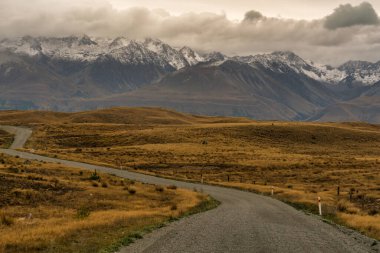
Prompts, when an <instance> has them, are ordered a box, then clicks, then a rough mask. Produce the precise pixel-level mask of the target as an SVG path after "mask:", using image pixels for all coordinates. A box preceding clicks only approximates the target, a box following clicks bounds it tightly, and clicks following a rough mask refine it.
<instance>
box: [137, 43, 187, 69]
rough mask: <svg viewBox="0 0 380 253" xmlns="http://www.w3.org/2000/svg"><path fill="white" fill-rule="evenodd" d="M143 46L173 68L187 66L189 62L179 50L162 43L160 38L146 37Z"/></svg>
mask: <svg viewBox="0 0 380 253" xmlns="http://www.w3.org/2000/svg"><path fill="white" fill-rule="evenodd" d="M144 46H145V47H146V48H148V49H149V50H150V51H152V52H155V53H156V54H157V55H159V56H160V57H162V58H163V59H164V60H166V61H167V62H168V63H169V64H170V65H171V66H173V67H174V68H175V69H182V68H184V67H187V66H189V63H188V62H187V60H186V59H185V57H184V56H183V55H182V54H181V53H180V52H179V51H177V50H176V49H174V48H172V47H171V46H169V45H168V44H165V43H163V42H162V41H161V40H158V39H152V38H147V39H145V41H144Z"/></svg>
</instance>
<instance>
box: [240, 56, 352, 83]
mask: <svg viewBox="0 0 380 253" xmlns="http://www.w3.org/2000/svg"><path fill="white" fill-rule="evenodd" d="M235 59H237V60H239V61H242V62H245V63H248V64H250V65H252V66H257V65H258V66H262V67H264V68H267V69H270V70H272V71H274V72H279V73H286V72H289V71H290V70H292V71H295V72H296V73H298V74H303V75H306V76H308V77H310V78H312V79H314V80H318V81H322V82H326V83H330V84H338V83H339V82H340V81H342V80H343V79H344V78H346V76H347V74H346V73H345V72H344V71H341V70H339V69H336V68H332V67H330V66H327V65H322V64H315V63H313V62H312V61H306V60H304V59H302V58H301V57H299V56H298V55H296V54H294V53H293V52H288V51H277V52H273V53H271V54H260V55H255V56H245V57H235Z"/></svg>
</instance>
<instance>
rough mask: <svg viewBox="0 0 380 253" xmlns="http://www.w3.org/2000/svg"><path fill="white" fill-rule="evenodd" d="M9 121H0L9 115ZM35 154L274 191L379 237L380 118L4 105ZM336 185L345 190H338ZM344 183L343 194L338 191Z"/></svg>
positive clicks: (266, 191)
mask: <svg viewBox="0 0 380 253" xmlns="http://www.w3.org/2000/svg"><path fill="white" fill-rule="evenodd" d="M2 122H3V123H2ZM0 124H15V125H29V126H30V127H33V128H34V133H33V136H32V138H31V139H30V141H29V142H28V143H27V149H34V152H37V153H40V154H45V155H50V156H58V157H61V158H67V159H73V160H80V161H85V162H90V163H95V164H103V165H108V166H113V167H116V168H120V169H128V170H133V171H138V172H141V173H147V174H153V175H158V176H163V177H169V178H178V179H181V180H189V181H198V182H199V181H203V182H204V183H210V184H218V185H223V186H228V187H237V188H242V189H246V190H251V191H254V192H260V193H263V194H269V193H270V192H271V188H272V187H274V197H276V198H279V199H281V200H283V201H286V202H289V203H292V204H294V205H297V206H299V207H302V208H306V209H309V210H311V211H315V210H316V204H317V197H318V196H320V197H321V198H322V203H323V212H324V214H325V215H327V216H329V217H332V218H333V219H334V220H335V221H337V222H340V223H344V224H346V225H348V226H351V227H354V228H356V229H358V230H360V231H362V232H363V233H366V234H367V235H369V236H372V237H375V238H378V239H380V214H379V213H380V126H379V125H371V124H365V123H339V124H338V123H306V122H302V123H296V122H256V121H252V120H248V119H243V118H236V119H234V118H217V117H201V116H191V115H184V114H179V113H175V112H171V111H165V110H162V109H149V108H138V109H122V108H116V109H112V110H103V111H95V112H83V113H74V114H59V115H58V116H57V114H53V113H39V112H33V113H25V112H6V113H2V114H0ZM338 189H339V190H338ZM338 191H339V194H338Z"/></svg>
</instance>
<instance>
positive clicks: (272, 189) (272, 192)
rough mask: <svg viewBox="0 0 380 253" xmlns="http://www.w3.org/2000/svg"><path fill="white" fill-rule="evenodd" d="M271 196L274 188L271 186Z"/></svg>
mask: <svg viewBox="0 0 380 253" xmlns="http://www.w3.org/2000/svg"><path fill="white" fill-rule="evenodd" d="M271 194H272V196H273V194H274V188H273V186H272V187H271Z"/></svg>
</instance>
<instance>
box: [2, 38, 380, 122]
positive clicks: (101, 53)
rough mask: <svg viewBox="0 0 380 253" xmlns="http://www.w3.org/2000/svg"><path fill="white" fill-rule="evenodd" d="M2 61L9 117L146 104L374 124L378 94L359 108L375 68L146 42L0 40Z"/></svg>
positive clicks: (194, 110)
mask: <svg viewBox="0 0 380 253" xmlns="http://www.w3.org/2000/svg"><path fill="white" fill-rule="evenodd" d="M0 59H1V60H0V88H1V90H2V92H1V94H0V109H6V110H14V109H19V110H49V111H51V110H53V111H62V112H71V111H83V110H93V109H101V108H109V107H120V106H133V107H135V106H149V107H164V108H170V109H174V110H177V111H181V112H187V113H192V114H203V115H211V116H238V117H249V118H252V119H255V120H291V121H307V120H314V119H315V120H319V121H325V120H327V121H330V120H331V121H355V120H363V121H369V120H370V122H374V123H378V122H379V121H378V118H379V116H378V115H379V114H380V112H379V110H378V107H377V105H376V104H378V103H379V96H374V97H373V96H372V98H371V99H368V100H366V103H365V106H364V105H363V102H362V100H363V99H360V100H357V98H359V97H363V96H368V95H367V94H368V92H370V91H371V90H373V87H375V86H376V83H377V82H379V81H380V74H379V73H380V64H379V63H370V62H361V61H350V62H347V63H345V64H343V65H342V66H340V67H331V66H327V65H324V64H318V63H314V62H312V61H310V60H304V59H302V58H301V57H299V56H298V55H296V54H294V53H293V52H289V51H277V52H273V53H270V54H259V55H247V56H234V57H231V56H227V55H224V54H223V53H220V52H213V53H203V54H200V53H197V52H196V51H194V50H193V49H191V48H189V47H183V48H175V47H172V46H170V45H169V44H166V43H165V42H163V41H160V40H158V39H152V38H147V39H143V40H130V39H128V38H124V37H117V38H91V37H89V36H85V35H84V36H81V37H76V36H70V37H63V38H55V37H31V36H24V37H22V38H16V39H4V40H1V41H0ZM347 104H349V105H350V106H347ZM338 108H339V109H338ZM339 112H342V113H341V114H339ZM323 115H325V116H323ZM353 115H354V116H353ZM355 115H357V116H355Z"/></svg>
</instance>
